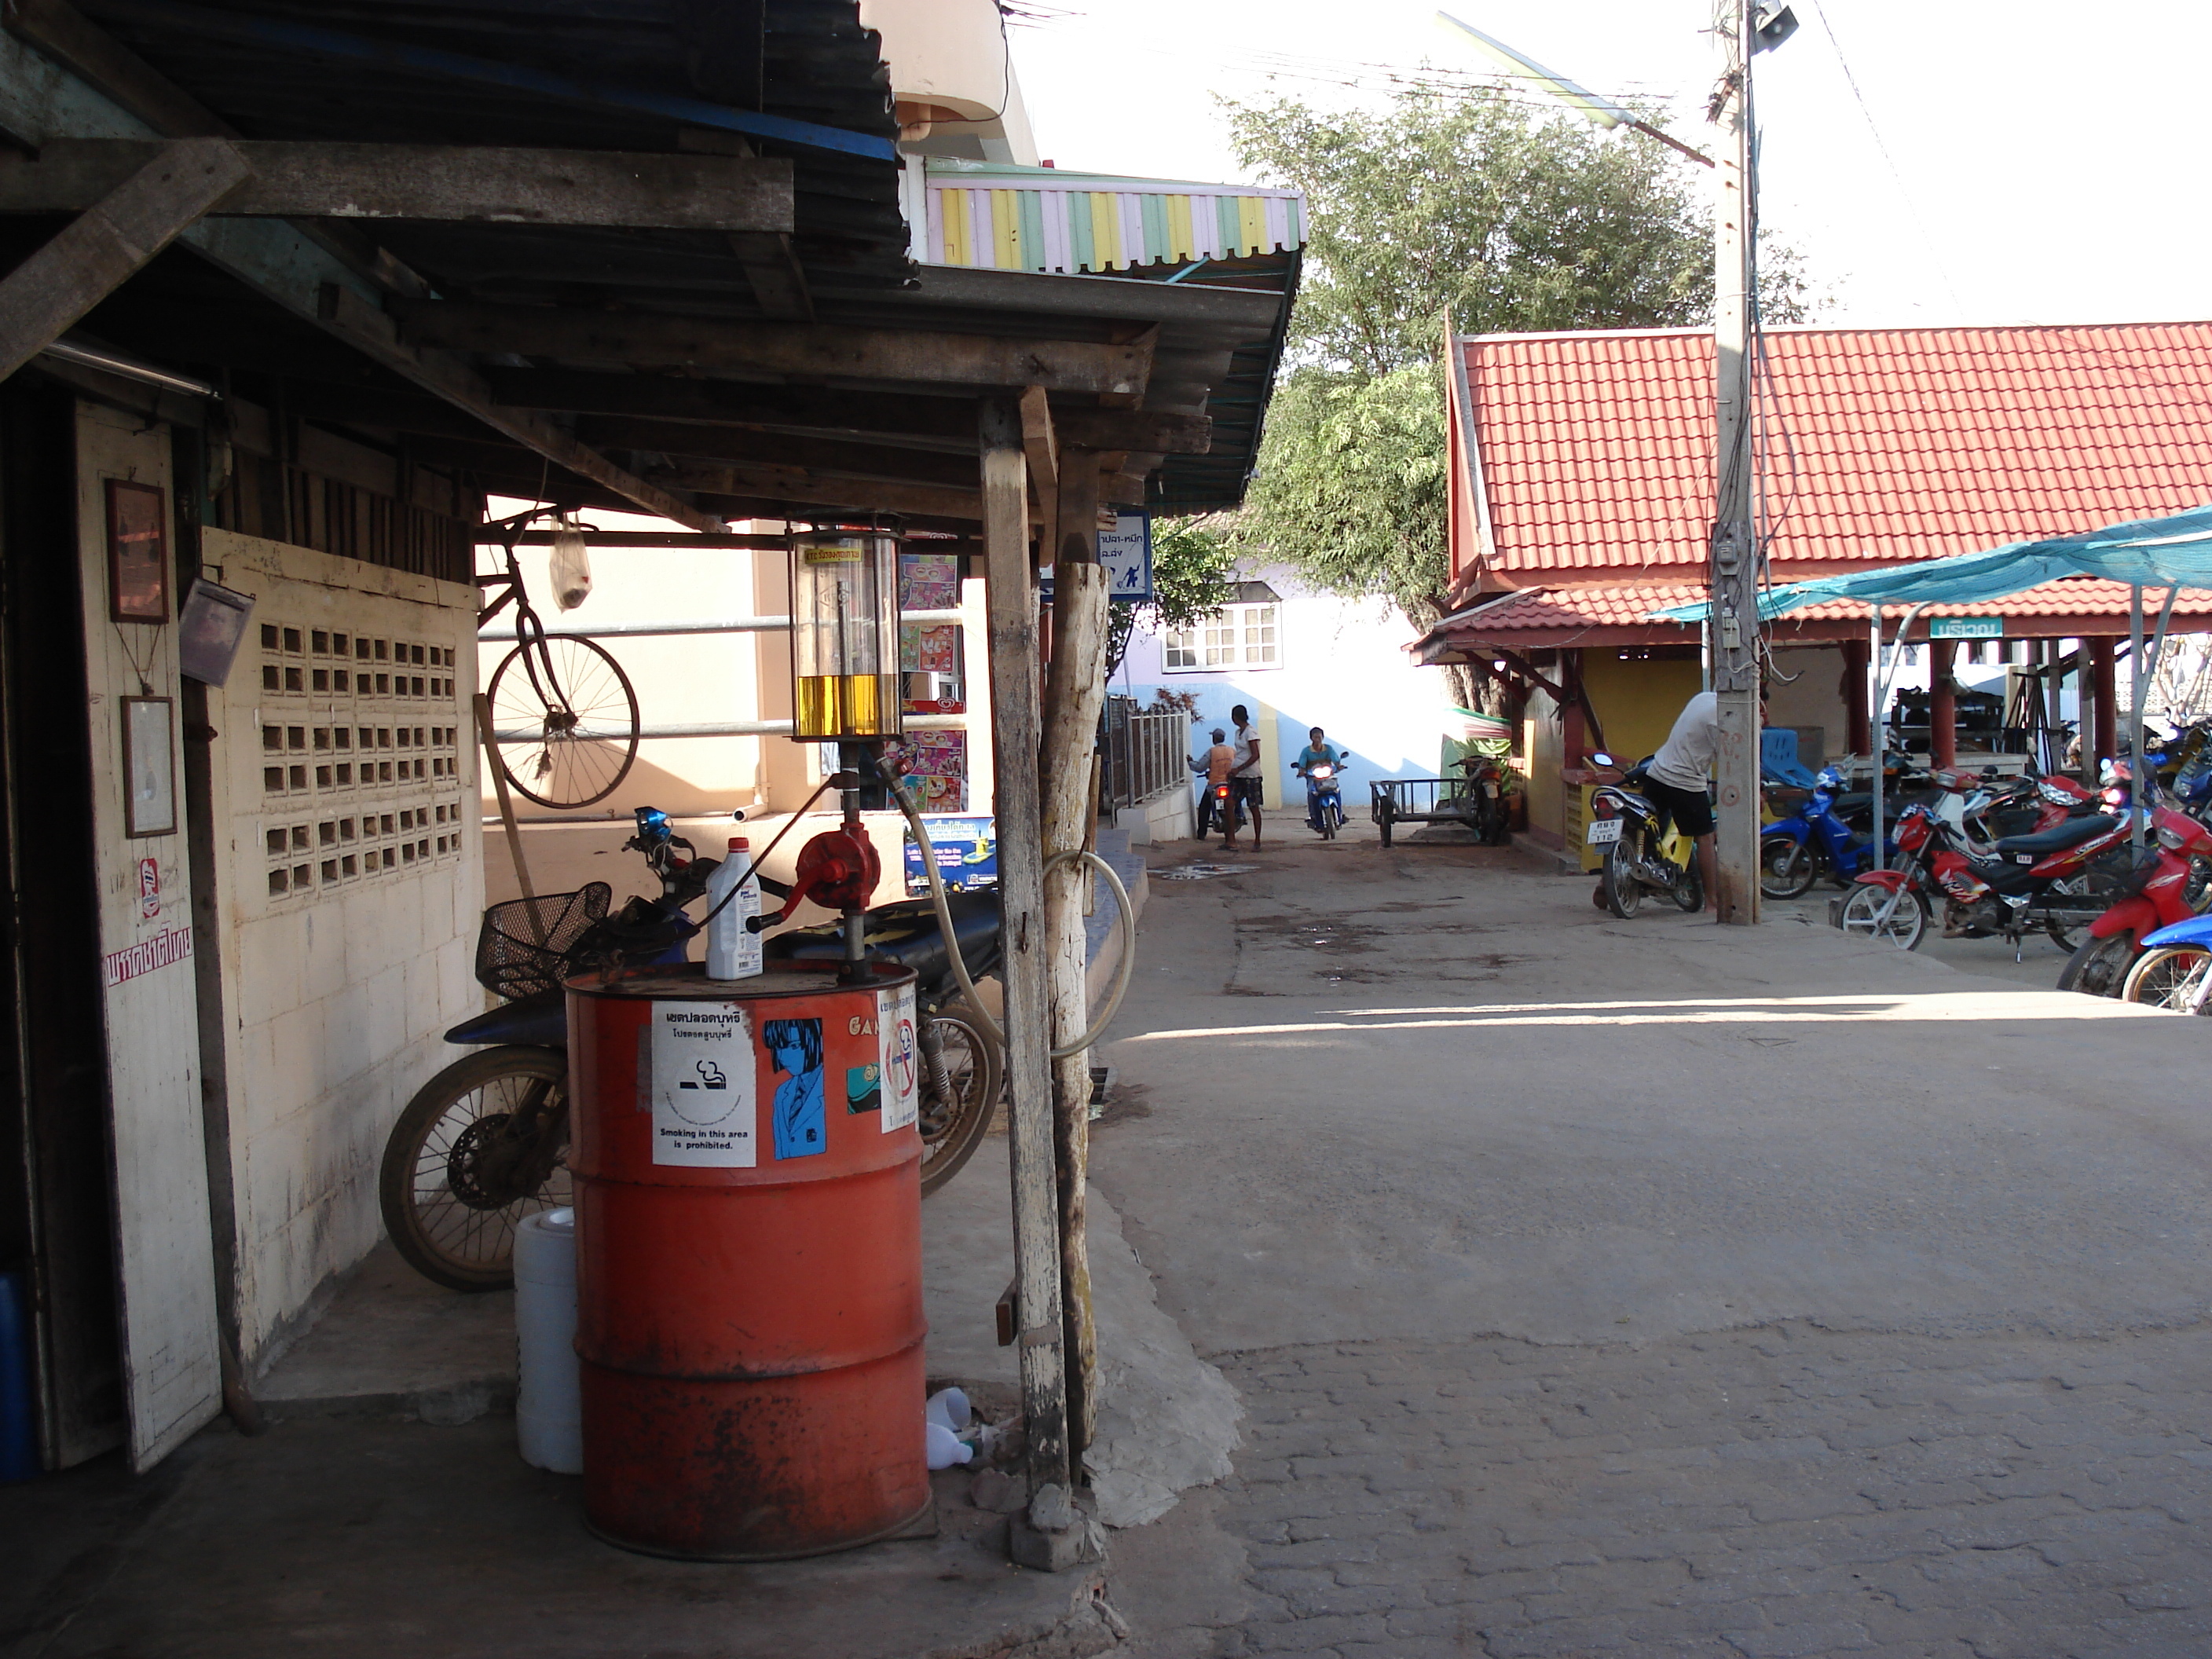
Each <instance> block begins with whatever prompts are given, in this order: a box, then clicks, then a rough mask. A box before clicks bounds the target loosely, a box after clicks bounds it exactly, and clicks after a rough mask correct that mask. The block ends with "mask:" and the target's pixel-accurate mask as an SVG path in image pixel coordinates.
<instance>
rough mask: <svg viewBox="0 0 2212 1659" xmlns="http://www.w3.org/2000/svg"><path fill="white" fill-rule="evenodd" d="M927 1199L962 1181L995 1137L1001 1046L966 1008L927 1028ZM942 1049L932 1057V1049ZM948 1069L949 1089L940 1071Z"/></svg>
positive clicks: (934, 1019) (923, 1123)
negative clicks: (969, 1165)
mask: <svg viewBox="0 0 2212 1659" xmlns="http://www.w3.org/2000/svg"><path fill="white" fill-rule="evenodd" d="M921 1042H922V1050H923V1053H922V1077H921V1113H920V1124H919V1127H920V1128H921V1195H922V1196H923V1197H924V1198H927V1197H928V1196H930V1194H933V1193H934V1192H936V1191H937V1190H938V1189H939V1188H941V1187H943V1186H944V1185H945V1182H948V1181H950V1180H951V1179H952V1177H953V1176H957V1175H958V1174H959V1173H960V1171H961V1170H962V1169H963V1168H964V1167H965V1166H966V1164H967V1163H968V1160H969V1158H973V1157H975V1149H976V1148H977V1147H979V1146H981V1145H982V1144H983V1137H984V1136H985V1135H987V1134H988V1133H990V1132H991V1118H992V1116H993V1115H994V1113H996V1112H997V1110H998V1109H999V1093H1000V1084H1001V1080H1002V1079H1003V1078H1004V1076H1005V1073H1004V1072H1003V1070H1002V1069H1001V1068H1000V1063H999V1046H998V1044H996V1043H995V1042H992V1041H991V1040H990V1038H988V1037H987V1036H984V1035H983V1029H982V1026H981V1023H980V1022H978V1021H977V1020H976V1019H975V1018H974V1016H973V1015H971V1014H969V1012H966V1010H965V1009H964V1008H963V1009H962V1010H960V1011H958V1012H950V1013H936V1014H932V1015H931V1016H930V1017H929V1018H928V1020H927V1022H926V1023H925V1024H924V1025H923V1027H922V1033H921ZM932 1044H934V1045H935V1046H936V1048H937V1053H936V1054H935V1056H934V1057H933V1056H932V1055H931V1054H929V1052H928V1051H929V1048H930V1047H931V1045H932ZM939 1064H941V1065H942V1066H944V1082H945V1086H944V1088H943V1089H942V1090H941V1091H940V1090H939V1087H938V1085H937V1079H936V1075H935V1068H936V1066H938V1065H939Z"/></svg>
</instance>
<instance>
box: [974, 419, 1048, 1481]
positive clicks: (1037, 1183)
mask: <svg viewBox="0 0 2212 1659" xmlns="http://www.w3.org/2000/svg"><path fill="white" fill-rule="evenodd" d="M977 425H978V429H979V435H980V436H981V441H982V484H983V557H984V572H985V575H984V584H985V600H986V604H987V607H988V617H989V635H990V647H991V741H992V747H993V750H994V765H993V775H994V778H995V779H996V781H997V786H998V787H997V792H996V793H997V800H996V803H995V811H996V813H997V817H998V830H999V894H1000V904H1001V906H1002V909H1001V913H1000V923H999V945H1000V956H1001V959H1002V963H1003V965H1002V966H1001V967H1000V970H999V971H1000V979H1001V981H1002V982H1003V984H1004V985H1005V987H1006V1001H1005V1024H1006V1078H1007V1081H1008V1084H1009V1085H1010V1087H1011V1090H1012V1109H1011V1111H1010V1113H1009V1115H1008V1119H1007V1131H1008V1137H1007V1138H1008V1139H1009V1141H1010V1143H1011V1151H1012V1167H1013V1189H1014V1285H1015V1291H1014V1304H1015V1326H1016V1330H1017V1334H1016V1337H1015V1340H1016V1342H1017V1343H1018V1355H1019V1359H1020V1364H1021V1379H1022V1414H1023V1419H1024V1428H1025V1433H1026V1438H1027V1444H1028V1450H1027V1458H1028V1473H1029V1485H1030V1498H1031V1499H1032V1500H1034V1499H1035V1498H1036V1497H1037V1496H1038V1495H1039V1493H1040V1492H1041V1491H1042V1489H1043V1488H1044V1487H1046V1486H1059V1487H1061V1488H1065V1487H1066V1485H1067V1482H1068V1461H1067V1384H1066V1370H1065V1341H1066V1339H1065V1337H1064V1335H1063V1334H1062V1331H1063V1327H1062V1322H1061V1312H1060V1218H1059V1206H1058V1204H1057V1202H1056V1201H1055V1200H1056V1192H1055V1181H1054V1170H1053V1161H1054V1160H1053V1113H1052V1078H1051V1063H1050V1060H1049V1058H1048V1051H1049V1048H1050V1033H1051V1008H1050V1006H1049V1000H1050V987H1049V985H1048V966H1047V963H1048V958H1049V956H1050V950H1049V943H1048V934H1047V932H1046V928H1045V916H1044V837H1043V829H1042V823H1041V818H1040V803H1039V801H1038V798H1037V735H1038V731H1037V671H1036V664H1037V659H1036V591H1035V588H1034V586H1032V584H1031V580H1030V511H1029V479H1028V472H1029V468H1028V465H1027V463H1026V462H1025V461H1024V459H1023V455H1022V425H1021V416H1020V415H1019V413H1018V411H1017V410H1016V408H1015V405H1014V402H1013V400H1012V398H986V399H985V400H984V401H983V404H982V406H981V410H980V412H979V416H978V420H977Z"/></svg>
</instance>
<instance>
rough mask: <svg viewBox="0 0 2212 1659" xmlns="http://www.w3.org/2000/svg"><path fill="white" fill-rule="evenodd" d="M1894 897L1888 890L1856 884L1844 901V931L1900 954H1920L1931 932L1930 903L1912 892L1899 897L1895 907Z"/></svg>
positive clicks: (1901, 892)
mask: <svg viewBox="0 0 2212 1659" xmlns="http://www.w3.org/2000/svg"><path fill="white" fill-rule="evenodd" d="M1890 898H1891V894H1890V891H1889V890H1888V889H1887V888H1886V887H1875V886H1871V885H1869V884H1865V883H1860V884H1855V885H1854V886H1853V887H1852V889H1851V896H1850V897H1849V898H1847V899H1845V900H1844V932H1845V933H1849V934H1851V935H1852V936H1853V937H1854V938H1857V939H1876V940H1879V941H1881V943H1882V944H1885V945H1895V946H1896V947H1897V948H1898V949H1899V950H1900V951H1917V950H1918V949H1919V948H1920V941H1921V939H1923V937H1924V936H1925V935H1926V933H1927V932H1928V901H1927V900H1926V899H1924V898H1923V897H1921V896H1920V895H1919V894H1917V893H1916V892H1914V891H1912V890H1911V889H1910V888H1906V889H1905V890H1902V891H1900V892H1899V893H1898V894H1896V900H1897V902H1896V903H1895V904H1894V905H1892V904H1891V903H1890Z"/></svg>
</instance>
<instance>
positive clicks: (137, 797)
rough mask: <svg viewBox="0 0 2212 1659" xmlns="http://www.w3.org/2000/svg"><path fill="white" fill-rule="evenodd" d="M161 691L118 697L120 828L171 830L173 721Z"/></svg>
mask: <svg viewBox="0 0 2212 1659" xmlns="http://www.w3.org/2000/svg"><path fill="white" fill-rule="evenodd" d="M173 707H174V705H173V702H172V700H171V699H170V698H167V697H125V698H124V699H123V833H124V834H125V835H126V836H173V835H174V834H176V832H177V762H176V726H175V721H174V719H173V715H172V714H171V710H172V708H173Z"/></svg>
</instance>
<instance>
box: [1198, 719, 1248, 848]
mask: <svg viewBox="0 0 2212 1659" xmlns="http://www.w3.org/2000/svg"><path fill="white" fill-rule="evenodd" d="M1190 769H1191V770H1192V771H1194V772H1203V773H1205V774H1206V801H1205V804H1204V805H1202V806H1201V807H1200V809H1199V816H1198V838H1199V839H1200V841H1204V840H1205V839H1206V829H1207V826H1208V824H1209V823H1210V822H1211V820H1212V813H1213V810H1214V807H1215V806H1216V805H1218V802H1219V800H1220V795H1219V794H1218V790H1219V788H1220V787H1221V786H1222V785H1223V784H1224V783H1226V782H1228V781H1229V777H1230V775H1231V773H1232V772H1234V771H1235V770H1236V769H1237V751H1236V750H1234V749H1231V747H1230V746H1229V743H1228V740H1227V734H1226V733H1225V732H1223V731H1222V729H1221V728H1220V727H1219V726H1215V727H1214V728H1213V747H1212V748H1211V749H1209V750H1206V754H1205V756H1204V757H1203V758H1201V759H1199V760H1194V761H1193V762H1192V763H1190ZM1222 817H1223V822H1222V825H1221V844H1222V845H1223V846H1224V847H1227V848H1234V847H1235V846H1236V845H1237V804H1236V801H1235V799H1233V798H1232V799H1231V801H1230V803H1229V809H1228V811H1226V812H1225V813H1224V814H1223V815H1222Z"/></svg>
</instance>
